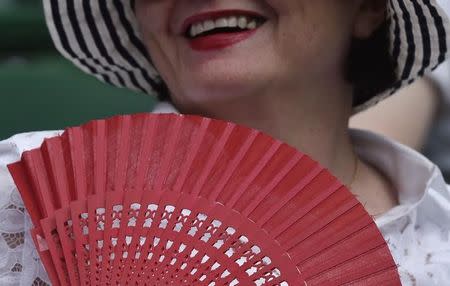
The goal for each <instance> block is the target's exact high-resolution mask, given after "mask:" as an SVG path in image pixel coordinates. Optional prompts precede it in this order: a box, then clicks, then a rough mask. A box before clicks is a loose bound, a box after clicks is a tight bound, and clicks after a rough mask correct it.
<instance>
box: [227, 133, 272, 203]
mask: <svg viewBox="0 0 450 286" xmlns="http://www.w3.org/2000/svg"><path fill="white" fill-rule="evenodd" d="M256 135H257V134H255V136H254V137H255V138H256ZM280 146H281V142H279V141H275V142H274V144H273V145H272V146H271V147H270V148H269V150H268V151H267V153H265V154H264V156H261V158H260V161H258V163H257V164H256V166H255V168H254V169H253V171H252V172H251V173H250V174H249V175H248V176H247V177H246V178H245V180H244V181H243V182H242V183H241V184H240V185H239V187H238V188H237V189H236V191H235V192H234V193H233V195H232V196H231V198H230V199H229V201H228V202H227V203H226V205H227V206H228V207H230V208H233V209H236V206H235V205H236V202H237V201H238V200H239V199H240V198H241V197H242V194H243V193H244V192H245V191H246V190H247V189H248V187H249V186H250V184H251V183H252V182H253V181H254V180H255V178H256V177H257V176H258V175H259V174H260V173H261V171H262V170H263V169H264V168H265V167H266V165H267V164H268V162H269V161H270V159H272V158H273V156H274V155H275V154H276V152H277V151H278V150H279V148H280Z"/></svg>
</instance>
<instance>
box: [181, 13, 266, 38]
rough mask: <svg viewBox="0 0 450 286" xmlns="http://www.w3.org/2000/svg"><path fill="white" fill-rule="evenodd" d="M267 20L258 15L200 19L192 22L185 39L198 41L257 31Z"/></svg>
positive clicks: (217, 16) (218, 16)
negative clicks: (203, 38)
mask: <svg viewBox="0 0 450 286" xmlns="http://www.w3.org/2000/svg"><path fill="white" fill-rule="evenodd" d="M265 21H266V20H265V19H264V18H263V17H260V16H256V15H242V14H241V15H239V14H237V13H235V15H229V16H226V15H222V16H220V15H216V17H214V16H213V15H211V17H209V18H208V19H198V20H194V21H192V24H190V25H188V27H187V28H186V31H185V37H186V38H188V39H197V38H201V37H206V36H211V35H219V34H235V33H242V32H248V31H252V30H256V29H257V28H259V27H260V26H261V25H263V24H264V22H265Z"/></svg>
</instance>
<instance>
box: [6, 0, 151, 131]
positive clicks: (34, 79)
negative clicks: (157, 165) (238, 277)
mask: <svg viewBox="0 0 450 286" xmlns="http://www.w3.org/2000/svg"><path fill="white" fill-rule="evenodd" d="M41 5H42V4H41V1H39V0H0V31H1V39H0V122H1V123H0V140H1V139H5V138H7V137H9V136H11V135H13V134H16V133H20V132H27V131H36V130H53V129H61V128H64V127H66V126H71V125H77V124H80V123H82V122H85V121H87V120H90V119H94V118H103V117H107V116H110V115H113V114H125V113H136V112H145V111H150V110H151V109H152V107H153V105H154V103H155V101H154V99H153V98H151V97H150V96H148V95H143V94H137V93H133V92H131V91H127V90H123V89H118V88H114V87H110V86H108V85H106V84H103V83H101V82H99V81H98V80H97V79H95V78H94V77H91V76H88V75H85V74H84V73H83V72H81V71H80V70H78V69H77V68H76V67H75V66H73V65H72V64H71V63H70V62H69V61H67V60H65V59H64V58H62V56H60V55H59V54H58V53H57V51H56V50H55V48H54V47H53V44H52V42H51V39H50V36H49V34H48V32H47V27H46V25H45V21H44V15H43V11H42V6H41Z"/></svg>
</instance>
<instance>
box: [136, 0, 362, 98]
mask: <svg viewBox="0 0 450 286" xmlns="http://www.w3.org/2000/svg"><path fill="white" fill-rule="evenodd" d="M362 2H363V0H339V1H336V0H314V1H311V0H266V1H263V0H136V7H135V9H136V15H137V19H138V23H139V26H140V29H141V33H142V37H143V39H144V42H145V44H146V46H147V48H148V50H149V53H150V55H151V57H152V59H153V61H154V64H155V65H156V68H157V69H158V71H159V72H160V74H161V76H162V77H163V79H164V80H165V82H166V83H167V85H168V87H169V89H170V91H171V93H172V97H173V100H174V101H175V102H176V103H177V104H184V105H186V106H189V105H193V106H195V105H198V104H201V103H204V102H208V101H209V102H220V101H224V100H225V101H226V100H227V99H230V98H231V97H233V98H234V97H242V96H255V95H259V94H267V93H269V94H270V93H272V94H275V95H276V93H277V90H278V91H279V90H280V89H292V90H295V89H298V91H299V92H301V91H302V89H304V90H309V89H311V87H314V86H315V85H323V84H333V83H337V82H341V81H343V74H344V72H343V69H344V63H345V61H346V55H347V53H348V49H349V45H350V42H351V38H352V37H353V36H354V35H355V31H358V29H360V27H356V25H359V22H360V19H361V15H360V13H361V6H362V4H361V3H362ZM363 22H364V21H363Z"/></svg>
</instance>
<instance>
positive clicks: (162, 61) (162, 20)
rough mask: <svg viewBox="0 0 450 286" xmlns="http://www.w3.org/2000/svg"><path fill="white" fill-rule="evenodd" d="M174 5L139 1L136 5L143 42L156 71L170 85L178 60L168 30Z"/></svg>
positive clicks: (169, 2) (166, 2)
mask: <svg viewBox="0 0 450 286" xmlns="http://www.w3.org/2000/svg"><path fill="white" fill-rule="evenodd" d="M139 3H140V4H139ZM172 5H173V3H172V1H147V0H138V1H137V3H136V18H137V20H138V25H139V28H140V32H141V37H142V39H143V42H144V44H145V46H146V48H147V51H148V53H149V54H150V56H151V58H152V61H153V64H154V65H155V67H156V69H157V70H158V72H159V73H160V75H161V76H162V78H163V79H164V81H165V82H166V83H168V84H169V85H170V82H168V80H170V79H173V78H174V77H175V74H174V66H175V60H176V49H175V48H176V47H175V45H174V43H173V40H171V38H170V37H169V30H168V28H167V27H168V25H167V23H168V21H169V15H170V11H171V7H172Z"/></svg>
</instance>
